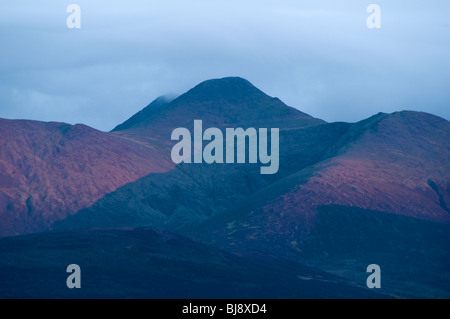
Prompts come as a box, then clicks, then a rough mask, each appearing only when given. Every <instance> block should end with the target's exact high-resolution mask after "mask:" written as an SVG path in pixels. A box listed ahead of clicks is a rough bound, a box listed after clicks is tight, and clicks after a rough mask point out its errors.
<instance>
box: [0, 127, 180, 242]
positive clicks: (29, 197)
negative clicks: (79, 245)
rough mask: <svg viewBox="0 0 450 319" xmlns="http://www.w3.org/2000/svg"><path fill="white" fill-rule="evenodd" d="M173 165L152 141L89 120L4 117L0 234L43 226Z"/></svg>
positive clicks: (0, 149)
mask: <svg viewBox="0 0 450 319" xmlns="http://www.w3.org/2000/svg"><path fill="white" fill-rule="evenodd" d="M171 166H172V164H170V162H168V161H167V159H165V158H164V157H163V155H161V153H160V152H159V151H158V150H157V149H155V148H152V147H151V146H149V145H144V144H139V143H137V142H134V141H131V140H126V139H124V138H121V137H119V136H117V135H114V134H111V133H103V132H100V131H97V130H94V129H92V128H89V127H87V126H85V125H75V126H71V125H68V124H64V123H54V122H52V123H43V122H37V121H24V120H4V119H0V236H8V235H15V234H21V233H28V232H34V231H41V230H45V229H47V228H48V226H49V225H51V224H52V223H53V222H54V221H56V220H60V219H63V218H64V217H66V216H67V215H68V214H71V213H75V212H77V211H78V210H80V209H82V208H84V207H87V206H89V205H91V204H92V203H93V202H95V201H96V200H97V199H99V198H100V197H102V196H103V195H104V194H106V193H108V192H111V191H113V190H115V189H116V188H117V187H119V186H122V185H124V184H126V183H128V182H131V181H134V180H136V179H138V178H140V177H142V176H144V175H146V174H149V173H151V172H164V171H167V170H168V169H170V168H171Z"/></svg>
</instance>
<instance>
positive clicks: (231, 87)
mask: <svg viewBox="0 0 450 319" xmlns="http://www.w3.org/2000/svg"><path fill="white" fill-rule="evenodd" d="M180 98H181V99H182V100H183V102H189V101H194V100H203V101H208V102H210V101H220V100H222V101H227V102H230V103H233V104H241V103H243V102H244V103H245V102H248V101H252V102H255V99H256V100H261V99H264V98H270V97H269V96H268V95H267V94H265V93H264V92H262V91H261V90H259V89H258V88H256V87H255V86H254V85H253V84H252V83H250V82H249V81H248V80H246V79H243V78H241V77H225V78H220V79H212V80H206V81H203V82H201V83H200V84H198V85H196V86H195V87H194V88H192V89H191V90H189V91H188V92H186V93H185V94H183V95H182V96H180Z"/></svg>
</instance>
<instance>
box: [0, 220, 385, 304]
mask: <svg viewBox="0 0 450 319" xmlns="http://www.w3.org/2000/svg"><path fill="white" fill-rule="evenodd" d="M44 256H45V258H43V257H44ZM73 263H77V265H79V266H80V270H81V277H80V278H81V289H68V288H67V287H66V279H67V277H68V276H69V274H68V273H67V272H66V268H67V266H68V265H71V264H73ZM261 265H264V266H263V267H261ZM280 268H282V269H283V270H284V271H283V273H279V269H280ZM0 287H1V289H0V298H2V299H4V298H158V299H161V298H171V299H187V298H189V299H192V298H203V299H205V298H228V299H235V298H287V299H292V298H319V297H322V298H323V297H325V298H375V297H376V298H386V297H388V296H387V295H383V294H380V293H377V292H374V291H371V290H369V289H367V288H364V287H361V286H358V285H356V284H355V283H348V282H347V281H345V280H342V279H341V278H339V277H338V276H334V275H329V274H327V273H325V272H322V271H316V270H314V269H312V268H310V267H307V266H304V265H302V264H300V263H295V262H291V261H287V260H280V259H278V258H273V257H270V256H253V257H252V258H250V257H244V256H237V255H234V254H230V253H227V252H225V251H222V250H219V249H217V248H214V247H211V246H208V245H205V244H202V243H199V242H196V241H193V240H191V239H188V238H185V237H182V236H179V235H176V234H171V233H166V232H162V231H159V230H154V229H151V228H136V229H133V228H130V229H92V230H84V231H71V232H64V233H61V232H46V233H41V234H33V235H26V236H16V237H10V238H3V239H0Z"/></svg>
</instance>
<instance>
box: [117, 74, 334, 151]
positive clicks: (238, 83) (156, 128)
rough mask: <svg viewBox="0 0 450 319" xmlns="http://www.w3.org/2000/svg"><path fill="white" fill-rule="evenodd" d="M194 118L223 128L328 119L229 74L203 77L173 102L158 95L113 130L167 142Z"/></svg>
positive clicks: (291, 125)
mask: <svg viewBox="0 0 450 319" xmlns="http://www.w3.org/2000/svg"><path fill="white" fill-rule="evenodd" d="M195 119H201V120H202V121H203V125H204V127H205V128H206V127H217V128H220V129H224V128H226V127H231V128H236V127H242V128H244V129H246V128H248V127H255V128H258V127H265V128H273V127H277V128H280V129H287V128H303V127H309V126H314V125H318V124H322V123H325V122H324V121H323V120H320V119H316V118H313V117H311V116H309V115H307V114H305V113H303V112H301V111H299V110H297V109H294V108H292V107H289V106H287V105H286V104H284V103H283V102H281V101H280V100H279V99H278V98H273V97H270V96H268V95H267V94H265V93H263V92H262V91H260V90H259V89H257V88H256V87H255V86H253V85H252V84H251V83H250V82H249V81H247V80H245V79H242V78H239V77H227V78H222V79H214V80H208V81H204V82H202V83H200V84H199V85H197V86H195V87H194V88H193V89H191V90H189V91H188V92H186V93H184V94H182V95H181V96H179V97H178V98H176V99H174V100H173V101H170V102H169V101H167V99H164V98H158V99H156V100H155V101H153V102H152V103H151V104H150V105H148V106H147V107H146V108H144V109H143V110H141V111H140V112H139V113H137V114H136V115H134V116H132V117H131V118H130V119H128V120H127V121H125V122H124V123H122V124H120V125H118V126H117V127H116V128H114V129H113V131H112V132H114V133H116V134H119V135H123V136H128V137H132V138H135V139H139V140H144V141H152V142H155V143H159V144H161V143H163V144H164V145H167V144H168V143H169V144H171V141H170V135H171V132H172V131H173V130H174V129H175V128H177V127H186V128H188V129H190V130H192V128H193V124H194V120H195Z"/></svg>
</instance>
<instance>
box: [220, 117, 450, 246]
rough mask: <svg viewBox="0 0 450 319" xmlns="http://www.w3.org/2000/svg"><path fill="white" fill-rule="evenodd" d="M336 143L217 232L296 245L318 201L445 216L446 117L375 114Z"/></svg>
mask: <svg viewBox="0 0 450 319" xmlns="http://www.w3.org/2000/svg"><path fill="white" fill-rule="evenodd" d="M340 145H341V148H340V150H339V151H338V155H337V156H334V157H332V158H330V159H328V160H326V161H324V162H321V163H318V164H316V165H314V166H313V167H310V168H308V170H307V171H308V172H299V173H297V174H295V175H293V176H291V177H289V178H287V179H285V180H282V181H280V182H278V183H276V184H275V185H273V186H271V188H270V191H267V190H266V191H265V192H264V194H260V195H258V196H254V197H253V198H251V199H250V200H249V202H250V201H253V202H255V201H259V204H252V205H250V207H251V208H250V209H249V210H248V212H247V214H246V215H243V213H244V212H242V211H241V212H240V214H234V217H233V218H232V219H228V222H229V223H228V227H227V229H224V228H222V229H221V230H219V232H218V233H222V238H224V237H225V236H226V238H228V239H227V241H228V242H229V243H231V244H233V242H236V243H237V242H239V241H240V240H242V239H243V238H242V237H244V240H245V241H248V242H251V241H254V240H256V242H257V241H259V240H263V241H265V242H266V241H269V242H274V241H278V240H280V239H281V240H282V241H283V242H287V243H290V245H291V246H292V247H294V248H296V247H299V245H300V243H301V242H303V240H304V239H305V238H307V236H308V234H309V232H310V231H311V230H312V228H313V227H314V224H315V217H316V214H317V207H318V206H322V205H331V204H337V205H344V206H351V207H360V208H365V209H370V210H377V211H384V212H387V213H393V214H398V215H406V216H410V217H414V218H419V219H423V220H431V221H435V222H440V223H446V224H448V223H450V211H449V207H450V201H449V198H450V161H449V159H450V123H449V122H448V121H446V120H444V119H441V118H438V117H435V116H432V115H429V114H425V113H417V112H400V113H394V114H391V115H386V114H379V115H376V116H374V117H372V118H371V119H368V120H366V121H363V122H361V123H357V124H355V125H354V127H353V128H352V129H351V130H350V131H349V132H348V133H347V134H346V135H345V136H343V137H342V139H341V142H340ZM293 180H294V182H293ZM295 181H297V182H295ZM287 184H289V185H291V186H289V187H287V186H286V185H287ZM292 185H294V186H293V187H292ZM283 188H284V189H285V190H284V191H282V192H279V193H278V194H273V193H276V192H277V189H283ZM286 189H287V191H286ZM270 194H272V197H270ZM268 196H269V197H268ZM254 226H257V227H254ZM355 227H358V226H357V225H355ZM256 242H255V243H256Z"/></svg>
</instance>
